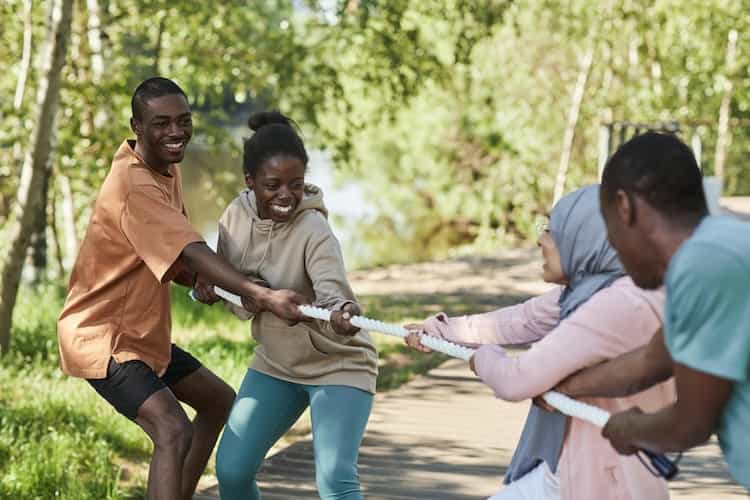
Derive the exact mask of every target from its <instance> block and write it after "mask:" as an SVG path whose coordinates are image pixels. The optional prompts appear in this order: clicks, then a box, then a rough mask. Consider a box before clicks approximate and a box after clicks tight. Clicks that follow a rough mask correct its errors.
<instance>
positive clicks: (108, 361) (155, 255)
mask: <svg viewBox="0 0 750 500" xmlns="http://www.w3.org/2000/svg"><path fill="white" fill-rule="evenodd" d="M132 111H133V117H132V118H131V128H132V129H133V132H134V133H135V135H136V140H135V141H124V142H123V143H122V145H121V146H120V148H119V149H118V150H117V152H116V153H115V156H114V160H113V161H112V167H111V169H110V171H109V174H108V175H107V178H106V179H105V180H104V184H103V185H102V187H101V190H100V192H99V194H98V196H97V199H96V204H95V206H94V211H93V215H92V217H91V221H90V222H89V227H88V229H87V231H86V237H85V238H84V240H83V243H82V244H81V249H80V251H79V254H78V258H77V259H76V264H75V267H74V269H73V272H72V274H71V277H70V285H69V289H68V296H67V299H66V301H65V306H64V307H63V310H62V312H61V314H60V318H59V320H58V325H57V326H58V338H59V343H60V360H61V365H62V369H63V371H64V372H65V373H67V374H69V375H72V376H75V377H81V378H85V379H87V380H88V382H89V383H90V384H91V385H92V386H93V388H94V389H95V390H96V391H97V392H98V393H99V394H100V395H101V396H102V397H104V398H105V399H106V400H107V401H108V402H109V403H110V404H111V405H112V406H114V408H115V409H116V410H117V411H118V412H120V413H122V414H123V415H125V416H126V417H128V418H130V419H131V420H133V421H135V423H137V424H138V425H139V426H140V427H141V428H142V429H143V430H144V431H145V432H146V433H147V434H148V436H149V437H150V438H151V440H152V441H153V443H154V452H153V456H152V460H151V466H150V470H149V479H148V498H158V499H160V500H162V499H165V500H167V499H187V498H192V495H193V492H194V491H195V487H196V485H197V483H198V479H199V478H200V475H201V473H202V472H203V469H204V468H205V466H206V462H207V461H208V458H209V456H210V455H211V451H212V450H213V447H214V445H215V443H216V439H217V437H218V435H219V433H220V432H221V429H222V427H223V426H224V423H225V422H226V419H227V416H228V414H229V410H230V408H231V405H232V402H233V401H234V391H233V390H232V388H231V387H229V386H228V385H227V384H226V383H225V382H224V381H222V380H221V379H220V378H218V377H217V376H216V375H214V374H213V373H211V371H209V370H208V369H207V368H205V367H203V366H202V365H201V363H200V362H199V361H198V360H196V359H195V358H194V357H193V356H191V355H190V354H189V353H187V352H186V351H183V350H182V349H180V348H179V347H177V346H176V345H174V344H172V342H171V315H170V308H171V302H170V283H169V282H170V281H175V282H177V283H179V284H182V285H185V286H193V284H194V283H195V280H196V276H197V275H200V276H201V282H206V283H211V284H216V285H218V286H221V287H222V288H225V289H227V290H230V291H232V292H234V293H237V294H238V295H240V296H242V297H243V302H244V303H245V304H246V305H247V307H248V308H251V309H252V310H258V309H267V310H269V311H271V312H273V313H274V314H276V315H277V316H279V317H282V318H284V319H287V320H289V321H301V320H303V317H302V315H301V313H300V312H299V310H298V308H297V306H298V305H299V304H302V303H304V302H305V299H304V298H303V297H302V296H300V295H299V294H297V293H295V292H293V291H290V290H268V289H266V288H263V287H261V286H258V285H256V284H254V283H253V282H252V281H250V280H249V279H247V278H246V277H245V276H244V275H242V274H240V273H239V272H238V271H236V270H235V269H234V268H232V267H231V266H230V265H229V264H228V263H226V262H225V261H224V260H222V259H221V258H220V257H218V256H217V255H216V254H215V253H214V252H213V251H212V250H211V249H210V248H209V247H208V246H207V245H206V244H205V242H204V241H203V238H202V237H201V236H200V234H198V233H197V232H196V231H195V229H193V228H192V226H191V225H190V223H189V222H188V219H187V216H186V212H185V207H184V205H183V200H182V185H181V176H180V169H179V167H178V165H177V164H178V163H179V162H180V161H182V158H183V156H184V152H185V147H186V146H187V144H188V142H189V141H190V138H191V136H192V133H193V125H192V119H191V112H190V106H189V104H188V100H187V97H186V95H185V93H184V92H183V91H182V89H180V87H179V86H177V84H175V83H174V82H172V81H171V80H168V79H166V78H151V79H148V80H146V81H144V82H143V83H141V84H140V85H139V86H138V88H137V89H136V90H135V93H134V95H133V98H132ZM179 401H183V402H185V403H187V404H188V405H190V406H192V407H193V408H194V409H195V410H196V412H197V414H196V417H195V418H194V419H193V421H192V422H191V421H190V420H189V419H188V417H187V415H186V414H185V412H184V410H183V409H182V407H181V406H180V403H179Z"/></svg>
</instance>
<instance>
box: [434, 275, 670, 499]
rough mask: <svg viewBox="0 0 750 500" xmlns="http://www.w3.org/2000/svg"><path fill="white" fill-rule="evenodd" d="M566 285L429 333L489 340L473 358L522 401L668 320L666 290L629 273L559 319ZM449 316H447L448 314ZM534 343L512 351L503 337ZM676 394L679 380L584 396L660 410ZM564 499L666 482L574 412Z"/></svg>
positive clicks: (644, 489)
mask: <svg viewBox="0 0 750 500" xmlns="http://www.w3.org/2000/svg"><path fill="white" fill-rule="evenodd" d="M561 291H562V287H559V288H556V289H554V290H552V291H550V292H547V293H545V294H544V295H541V296H539V297H535V298H532V299H529V300H527V301H526V302H524V303H522V304H518V305H515V306H510V307H505V308H502V309H498V310H497V311H493V312H489V313H485V314H476V315H473V316H463V317H457V318H446V317H445V315H438V317H433V318H430V319H428V320H427V321H426V322H425V333H427V334H429V335H434V336H439V337H443V338H445V339H446V340H450V341H453V342H456V343H459V344H462V345H467V346H472V347H476V346H482V347H480V348H479V350H478V351H477V353H476V355H475V358H474V363H475V368H476V370H477V373H478V375H479V377H480V378H481V379H482V381H483V382H484V383H485V384H487V385H488V386H490V387H491V388H492V390H493V391H494V392H495V395H496V396H497V397H498V398H501V399H504V400H507V401H521V400H524V399H529V398H533V397H535V396H538V395H540V394H542V393H543V392H545V391H548V390H550V389H553V388H554V387H555V386H556V385H557V384H558V383H559V382H561V381H562V380H564V379H565V378H566V377H568V376H569V375H571V374H573V373H575V372H576V371H578V370H580V369H582V368H585V367H588V366H591V365H594V364H597V363H599V362H601V361H604V360H606V359H610V358H614V357H616V356H618V355H620V354H623V353H625V352H628V351H631V350H633V349H635V348H637V347H639V346H641V345H644V344H646V343H647V342H648V341H649V340H650V338H651V336H652V335H653V334H654V333H655V332H656V331H657V330H658V329H659V328H660V327H661V323H662V316H663V304H664V294H663V292H662V291H645V290H641V289H640V288H638V287H636V286H635V284H634V283H633V282H632V280H631V279H630V278H629V277H624V278H620V279H618V280H617V281H615V282H614V283H613V284H612V285H611V286H610V287H608V288H605V289H603V290H601V291H599V292H598V293H596V294H594V296H592V297H591V298H590V299H589V300H588V301H587V302H586V303H584V304H583V305H581V306H580V307H579V308H578V309H577V310H576V311H575V312H574V313H573V314H571V315H570V316H569V317H568V318H566V319H565V320H564V321H562V322H561V323H560V324H559V325H557V323H558V318H559V314H560V309H559V306H558V304H557V300H558V297H559V295H560V292H561ZM441 320H442V321H441ZM531 342H534V344H533V346H532V347H531V348H530V349H529V350H527V351H524V352H521V353H520V354H518V355H507V354H506V352H505V350H504V349H503V348H502V347H500V345H512V344H528V343H531ZM674 399H675V390H674V384H673V381H672V380H671V379H670V380H669V381H667V382H665V383H663V384H659V385H657V386H655V387H652V388H651V389H649V390H647V391H643V392H641V393H638V394H636V395H634V396H630V397H627V398H616V399H606V398H584V399H582V401H585V402H587V403H590V404H593V405H596V406H598V407H600V408H602V409H604V410H607V411H609V412H619V411H622V410H626V409H628V408H630V407H633V406H639V407H640V408H641V409H643V410H644V411H647V412H650V411H654V410H657V409H659V408H661V407H664V406H666V405H668V404H670V403H672V402H673V401H674ZM558 473H559V475H560V496H561V499H562V500H574V499H575V500H601V499H602V498H608V499H617V500H661V499H666V498H669V492H668V490H667V485H666V482H665V481H664V480H662V479H659V478H656V477H654V476H652V475H651V473H650V472H648V471H647V470H646V468H645V467H644V466H643V465H642V464H641V463H640V462H639V461H638V459H637V458H636V457H634V456H630V457H626V456H622V455H618V454H617V452H616V451H615V450H614V449H613V448H612V447H611V446H610V445H609V443H608V442H607V441H606V440H605V439H604V438H602V437H601V430H600V429H598V428H597V427H595V426H594V425H592V424H589V423H587V422H584V421H582V420H579V419H575V418H572V419H570V424H569V427H568V433H567V436H566V438H565V443H564V445H563V450H562V455H561V457H560V463H559V467H558Z"/></svg>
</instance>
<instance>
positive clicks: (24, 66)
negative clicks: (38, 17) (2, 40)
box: [13, 0, 33, 111]
mask: <svg viewBox="0 0 750 500" xmlns="http://www.w3.org/2000/svg"><path fill="white" fill-rule="evenodd" d="M32 28H33V26H32V24H31V0H24V2H23V50H22V52H21V68H20V71H19V73H18V81H17V82H16V95H15V97H14V99H13V109H15V110H16V111H18V110H20V109H21V105H22V104H23V95H24V93H25V92H26V80H28V78H29V70H30V69H31V35H32Z"/></svg>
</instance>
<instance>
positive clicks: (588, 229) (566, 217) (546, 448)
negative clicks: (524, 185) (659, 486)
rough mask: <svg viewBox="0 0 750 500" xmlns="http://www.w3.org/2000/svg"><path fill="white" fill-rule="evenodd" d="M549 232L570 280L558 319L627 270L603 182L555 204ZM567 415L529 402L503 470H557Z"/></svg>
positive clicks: (511, 473) (512, 476) (511, 477)
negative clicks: (614, 239) (610, 229)
mask: <svg viewBox="0 0 750 500" xmlns="http://www.w3.org/2000/svg"><path fill="white" fill-rule="evenodd" d="M549 232H550V235H551V236H552V239H554V240H555V245H556V246H557V249H558V251H559V252H560V261H561V263H562V269H563V272H564V273H565V276H567V277H568V284H567V286H566V287H565V289H564V290H563V292H562V293H561V294H560V300H559V304H560V321H563V320H564V319H565V318H567V317H568V316H570V315H571V314H572V313H573V312H574V311H575V310H576V309H577V308H578V306H580V305H581V304H583V303H584V302H586V301H587V300H588V299H589V298H590V297H591V296H592V295H594V294H595V293H596V292H598V291H599V290H601V289H602V288H606V287H608V286H609V285H611V284H612V282H613V281H615V280H616V279H617V278H619V277H621V276H624V275H625V270H624V269H623V267H622V264H621V263H620V260H619V259H618V257H617V253H616V252H615V249H614V248H612V246H611V245H610V244H609V241H608V240H607V230H606V227H605V225H604V219H603V218H602V215H601V213H600V211H599V185H598V184H593V185H591V186H586V187H584V188H581V189H578V190H576V191H573V192H572V193H570V194H567V195H565V196H564V197H563V198H561V199H560V201H558V202H557V204H556V205H555V206H554V208H553V209H552V213H551V214H550V224H549ZM567 423H568V418H567V417H566V416H565V415H562V414H560V413H550V412H547V411H544V410H542V409H541V408H539V407H538V406H536V405H533V404H532V405H531V409H530V410H529V415H528V417H526V423H525V425H524V428H523V432H522V433H521V438H520V440H519V442H518V446H517V447H516V451H515V452H514V453H513V458H512V459H511V462H510V466H509V467H508V471H507V473H506V475H505V483H506V484H508V483H511V482H513V481H516V480H518V479H520V478H521V477H523V476H524V475H526V474H527V473H528V472H530V471H531V470H532V469H533V468H534V467H536V466H537V465H539V463H540V462H547V465H548V466H549V468H550V470H551V471H552V472H555V471H556V470H557V464H558V462H559V460H560V451H561V450H562V445H563V441H564V440H565V431H566V429H567Z"/></svg>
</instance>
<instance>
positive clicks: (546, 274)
mask: <svg viewBox="0 0 750 500" xmlns="http://www.w3.org/2000/svg"><path fill="white" fill-rule="evenodd" d="M537 245H539V247H540V248H541V249H542V258H543V259H544V265H543V266H542V279H543V280H544V281H545V282H547V283H557V284H558V285H565V284H567V282H568V278H567V276H565V273H564V272H563V268H562V260H561V259H560V251H559V250H558V249H557V245H556V244H555V240H554V239H553V238H552V235H551V234H550V232H549V231H548V230H545V231H544V232H542V234H541V235H540V236H539V240H538V241H537Z"/></svg>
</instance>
